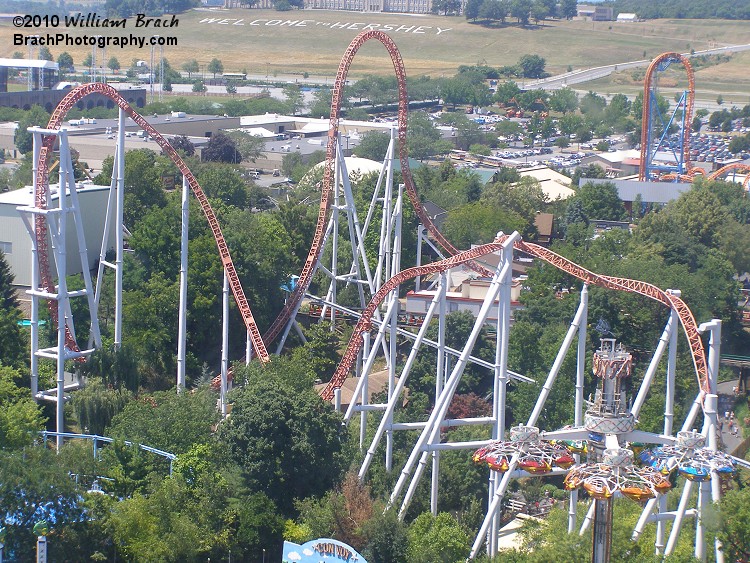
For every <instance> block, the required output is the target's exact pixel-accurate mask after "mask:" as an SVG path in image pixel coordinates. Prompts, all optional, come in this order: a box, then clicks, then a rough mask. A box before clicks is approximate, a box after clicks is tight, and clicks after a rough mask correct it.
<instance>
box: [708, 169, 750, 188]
mask: <svg viewBox="0 0 750 563" xmlns="http://www.w3.org/2000/svg"><path fill="white" fill-rule="evenodd" d="M732 170H737V171H738V172H745V174H746V176H745V181H744V182H742V187H743V188H745V189H746V190H747V189H748V187H750V164H744V163H742V162H733V163H732V164H727V165H726V166H722V167H721V168H719V169H718V170H717V171H716V172H712V173H711V174H709V175H708V179H709V180H718V179H719V178H721V177H722V176H723V175H724V174H726V173H727V172H731V171H732Z"/></svg>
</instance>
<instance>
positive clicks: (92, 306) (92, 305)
mask: <svg viewBox="0 0 750 563" xmlns="http://www.w3.org/2000/svg"><path fill="white" fill-rule="evenodd" d="M59 137H60V158H61V159H62V158H65V165H66V166H65V169H66V172H65V176H66V182H65V183H66V184H67V185H68V191H69V192H70V203H71V207H70V210H71V212H72V213H73V224H74V226H75V231H76V238H77V239H78V240H77V242H78V256H79V258H80V260H81V275H82V276H83V287H84V288H85V294H86V301H87V304H88V308H89V321H90V323H91V324H90V331H91V335H92V337H93V341H94V344H95V345H96V347H97V348H101V346H102V337H101V333H100V332H99V317H98V315H97V307H96V301H95V299H94V289H93V284H92V283H91V270H90V269H89V254H88V249H87V248H86V236H85V234H84V232H83V217H81V206H80V204H79V202H78V190H77V189H76V181H75V174H74V170H73V161H72V159H71V156H70V146H69V145H68V134H67V131H65V130H64V129H63V130H62V131H60V135H59ZM60 173H61V174H62V170H61V171H60ZM64 193H65V192H64V188H63V183H62V179H61V180H60V194H61V197H62V194H64ZM65 307H66V312H67V314H68V316H69V317H70V318H71V323H70V330H71V331H73V322H72V318H73V315H72V313H71V311H70V301H69V300H68V301H67V303H66V305H65ZM74 336H75V333H74Z"/></svg>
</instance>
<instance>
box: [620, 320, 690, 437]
mask: <svg viewBox="0 0 750 563" xmlns="http://www.w3.org/2000/svg"><path fill="white" fill-rule="evenodd" d="M676 317H677V312H676V311H674V310H673V311H672V313H671V314H670V315H669V319H668V320H667V324H666V325H665V327H664V331H663V332H662V333H661V336H660V337H659V343H658V344H657V346H656V350H655V351H654V355H653V356H651V362H650V363H649V365H648V368H646V373H645V374H644V376H643V382H642V383H641V387H640V389H639V390H638V395H636V397H635V400H634V401H633V406H632V407H631V409H630V412H631V413H632V414H633V416H634V417H635V418H636V419H637V418H638V415H639V414H640V412H641V408H642V407H643V403H644V402H645V401H646V397H647V396H648V391H649V389H650V388H651V382H652V381H653V379H654V375H656V370H657V369H658V367H659V362H660V361H661V358H662V356H663V355H664V350H665V349H666V348H667V344H669V343H671V341H672V338H673V337H674V338H676V337H677V330H676V328H677V327H678V326H679V325H678V324H677V323H678V322H679V319H677V318H676ZM667 369H669V368H667ZM667 379H669V377H667ZM667 386H669V382H668V381H667ZM673 391H674V389H673ZM667 399H669V396H667ZM672 400H673V401H674V398H672ZM664 409H665V410H664V412H665V415H666V411H667V410H668V407H667V406H666V405H665V407H664ZM664 424H665V426H666V424H667V423H666V420H665V422H664ZM665 433H666V431H665Z"/></svg>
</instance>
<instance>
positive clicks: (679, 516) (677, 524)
mask: <svg viewBox="0 0 750 563" xmlns="http://www.w3.org/2000/svg"><path fill="white" fill-rule="evenodd" d="M692 489H693V482H692V481H690V480H687V479H686V480H685V485H684V487H683V489H682V496H681V497H680V503H679V505H678V506H677V513H676V514H675V517H674V523H673V524H672V531H671V532H670V534H669V539H668V540H667V547H666V549H665V550H664V556H665V557H669V556H670V555H672V552H673V551H674V548H675V545H677V538H678V537H679V535H680V529H681V528H682V521H683V519H684V518H685V511H686V510H687V503H688V501H689V500H690V492H691V491H692Z"/></svg>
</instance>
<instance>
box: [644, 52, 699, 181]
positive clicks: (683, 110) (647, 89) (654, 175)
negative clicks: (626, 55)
mask: <svg viewBox="0 0 750 563" xmlns="http://www.w3.org/2000/svg"><path fill="white" fill-rule="evenodd" d="M673 63H681V64H682V65H683V66H684V67H685V71H686V73H687V79H688V88H687V90H685V91H683V92H682V94H681V95H680V97H679V99H678V100H677V103H676V105H675V107H674V109H673V110H672V112H671V114H670V113H668V112H664V113H662V111H661V109H660V108H659V96H658V85H659V75H660V73H663V72H665V71H666V70H667V69H668V68H669V67H670V66H671V65H672V64H673ZM694 100H695V76H694V73H693V67H692V66H691V65H690V62H689V61H688V59H687V58H686V57H684V56H683V55H681V54H679V53H663V54H661V55H659V56H658V57H656V58H655V59H654V60H653V62H652V63H651V64H650V65H649V67H648V70H647V71H646V78H645V80H644V88H643V118H642V123H641V158H640V167H639V172H638V179H639V181H641V182H650V181H658V180H659V179H660V178H661V177H662V176H664V175H669V177H670V178H674V180H680V179H681V177H682V178H684V177H687V176H689V174H690V170H691V166H690V130H691V125H692V119H693V104H694ZM675 128H676V129H677V140H676V141H670V135H671V133H672V132H673V129H675ZM660 153H661V154H660Z"/></svg>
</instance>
